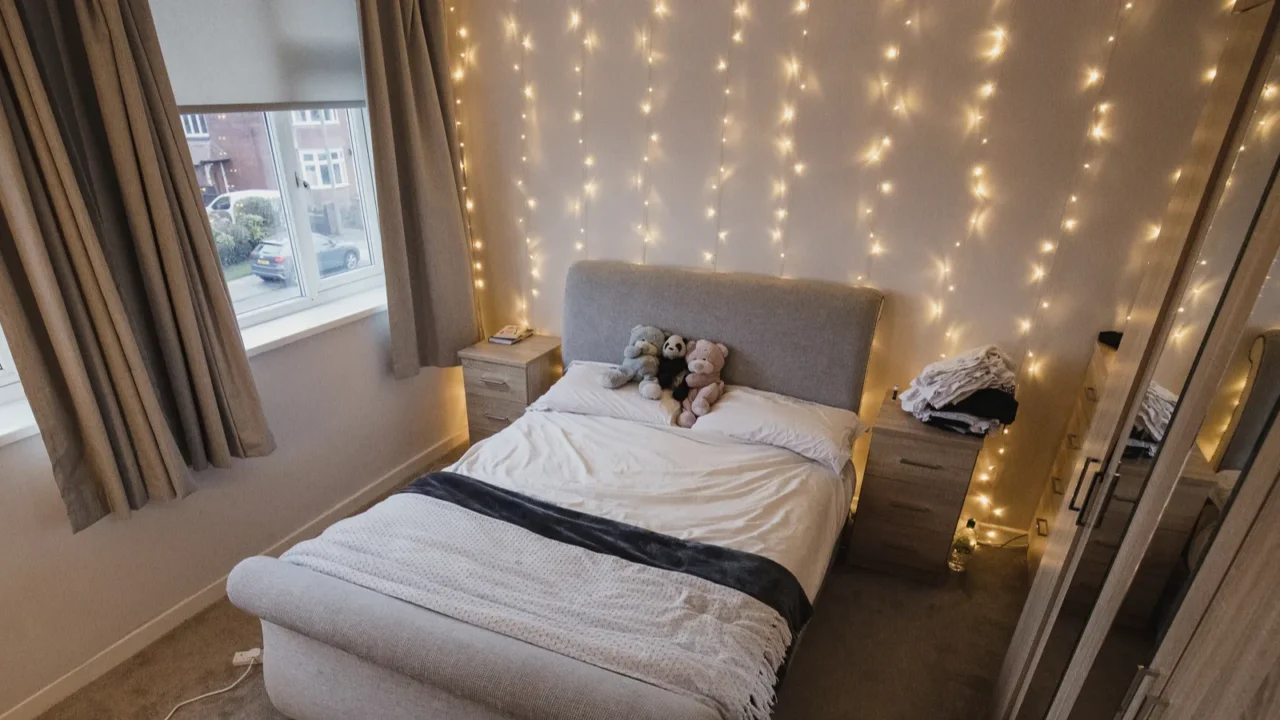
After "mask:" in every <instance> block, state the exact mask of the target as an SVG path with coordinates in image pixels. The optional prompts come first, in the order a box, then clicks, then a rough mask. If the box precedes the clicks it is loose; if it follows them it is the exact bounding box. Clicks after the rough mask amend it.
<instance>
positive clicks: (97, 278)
mask: <svg viewBox="0 0 1280 720" xmlns="http://www.w3.org/2000/svg"><path fill="white" fill-rule="evenodd" d="M0 70H2V71H3V73H2V75H0V80H2V81H3V82H2V83H0V177H2V178H4V180H3V182H0V325H2V326H3V327H4V330H5V333H6V335H7V336H8V338H9V342H10V346H11V349H12V351H13V354H14V361H15V364H16V366H17V370H18V374H19V377H20V378H21V379H22V384H23V389H24V390H25V392H26V394H27V398H28V400H29V401H30V402H31V405H32V408H33V410H34V412H35V415H36V420H37V422H38V423H39V425H40V430H41V437H42V438H43V439H44V442H45V445H46V447H47V448H48V451H49V457H50V459H51V461H52V464H53V470H54V477H55V479H56V480H57V483H58V486H59V488H60V490H61V492H62V496H63V499H64V501H65V502H66V506H67V515H68V517H69V518H70V520H71V526H72V528H73V529H74V530H80V529H83V528H85V527H87V526H89V525H90V524H92V523H93V522H95V521H96V520H98V519H100V518H102V517H104V516H105V515H107V514H108V513H117V514H121V515H125V514H127V513H128V512H129V510H130V509H131V508H135V509H136V508H139V507H141V506H142V505H144V504H145V503H146V502H147V501H148V500H149V499H152V498H174V497H181V496H183V495H185V494H187V493H188V492H190V491H191V489H192V484H191V479H190V477H189V472H188V470H187V466H190V467H192V468H194V469H197V470H199V469H203V468H205V467H208V466H209V465H216V466H226V465H228V464H229V463H230V459H231V457H233V456H237V457H255V456H261V455H266V454H268V453H270V452H271V451H272V450H273V449H274V441H273V439H272V437H271V433H270V431H269V430H268V429H267V425H266V420H265V417H264V415H263V412H262V408H261V403H260V402H259V399H258V394H257V390H256V388H255V386H254V383H253V377H252V376H251V374H250V372H249V366H248V360H247V358H246V357H245V354H244V348H243V346H242V344H241V340H240V333H239V329H238V327H237V325H236V321H235V315H234V313H233V311H232V308H231V302H230V298H229V296H228V294H227V290H226V285H225V284H224V282H223V279H222V274H221V269H220V267H219V264H218V258H217V253H216V250H215V249H214V244H213V240H212V236H211V231H210V229H209V226H208V219H207V217H206V215H205V212H204V208H203V205H202V203H201V202H200V195H199V191H198V188H197V186H196V181H195V177H194V173H193V170H192V163H191V158H190V154H189V152H188V150H187V146H186V143H185V140H184V136H183V133H182V129H181V121H180V119H179V117H178V113H177V108H176V105H175V103H174V100H173V93H172V90H171V89H170V87H169V80H168V77H167V75H166V73H165V69H164V64H163V61H162V59H161V55H160V47H159V42H158V40H157V38H156V36H155V29H154V26H153V23H152V20H151V16H150V11H149V9H148V5H147V0H74V1H73V0H67V1H66V2H62V1H61V0H60V1H59V2H56V3H48V2H45V1H44V0H0Z"/></svg>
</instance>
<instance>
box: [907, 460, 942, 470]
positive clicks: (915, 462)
mask: <svg viewBox="0 0 1280 720" xmlns="http://www.w3.org/2000/svg"><path fill="white" fill-rule="evenodd" d="M898 462H899V463H900V464H902V465H910V466H911V467H918V468H924V469H925V470H941V469H942V466H941V465H934V464H933V463H926V462H920V461H918V460H911V459H909V458H898Z"/></svg>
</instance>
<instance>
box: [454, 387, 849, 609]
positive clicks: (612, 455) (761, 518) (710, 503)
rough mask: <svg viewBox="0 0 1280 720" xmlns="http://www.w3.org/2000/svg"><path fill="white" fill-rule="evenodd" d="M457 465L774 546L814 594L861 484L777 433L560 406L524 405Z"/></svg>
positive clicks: (698, 532)
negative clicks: (785, 444) (729, 433)
mask: <svg viewBox="0 0 1280 720" xmlns="http://www.w3.org/2000/svg"><path fill="white" fill-rule="evenodd" d="M448 469H449V470H451V471H453V472H457V473H460V474H462V475H466V476H468V477H471V478H475V479H476V480H482V481H484V482H487V483H490V484H493V485H497V486H499V487H504V488H507V489H510V490H514V491H516V492H519V493H522V494H524V495H528V496H530V497H534V498H537V499H539V500H544V501H547V502H550V503H553V504H555V505H559V506H561V507H566V508H571V509H574V510H578V511H581V512H586V513H590V514H592V515H597V516H600V517H605V518H609V519H612V520H617V521H619V522H625V523H629V524H632V525H637V526H639V527H643V528H646V529H648V530H652V531H654V532H660V533H663V534H666V535H671V536H674V537H678V538H682V539H686V540H695V541H698V542H705V543H709V544H713V545H719V546H722V547H728V548H733V549H735V550H742V551H745V552H749V553H753V554H755V555H759V556H761V557H766V558H769V559H771V560H773V561H775V562H777V563H779V564H780V565H782V566H783V567H785V568H787V570H789V571H790V572H791V574H792V575H794V576H795V577H796V579H797V580H798V581H799V582H800V585H801V586H802V587H803V588H804V590H805V593H806V594H807V595H808V596H809V599H810V600H813V599H814V597H816V595H817V592H818V588H819V587H820V586H821V584H822V578H823V576H824V575H825V573H826V570H827V566H828V562H829V560H830V557H831V552H832V549H833V547H834V545H835V541H836V538H837V536H838V535H839V533H840V530H841V528H842V527H843V526H844V522H845V519H846V517H847V516H848V513H849V504H850V502H851V500H852V496H853V486H854V476H853V468H852V465H846V467H845V471H844V473H842V474H841V475H840V476H837V475H835V474H834V473H832V472H831V471H830V470H829V469H827V468H825V467H823V466H822V465H820V464H818V463H815V462H813V461H811V460H808V459H806V458H804V457H802V456H800V455H797V454H795V453H793V452H791V451H790V450H785V449H782V448H778V447H773V446H770V445H760V444H751V443H743V442H739V441H737V440H733V439H731V438H728V437H723V436H719V435H713V434H710V433H701V434H699V433H694V432H691V431H689V430H685V429H683V428H679V427H661V426H656V425H646V424H643V423H637V422H633V421H629V420H618V419H613V418H605V417H595V416H589V415H576V414H570V413H559V412H531V413H525V415H524V416H522V417H521V418H520V419H519V420H517V421H516V422H514V423H512V424H511V426H510V427H508V428H507V429H505V430H503V431H502V432H500V433H498V434H497V435H494V436H493V437H490V438H488V439H486V440H484V441H482V442H480V443H478V444H477V445H474V446H473V447H471V449H469V450H468V451H467V452H466V454H465V455H463V456H462V458H461V459H459V460H458V462H456V463H454V464H453V465H452V466H451V467H450V468H448Z"/></svg>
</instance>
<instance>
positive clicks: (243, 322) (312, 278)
mask: <svg viewBox="0 0 1280 720" xmlns="http://www.w3.org/2000/svg"><path fill="white" fill-rule="evenodd" d="M328 110H331V111H332V113H333V118H334V120H333V122H334V123H337V113H339V112H345V113H347V127H348V129H349V132H350V133H351V146H352V148H361V150H362V151H361V152H359V153H356V154H354V155H352V156H350V159H351V164H350V166H349V167H346V166H344V168H343V172H344V173H346V174H347V185H353V184H354V185H355V186H356V187H357V188H358V189H359V192H360V200H361V206H362V208H363V210H364V223H365V234H366V237H367V238H368V243H369V247H368V251H369V264H368V265H367V266H365V267H361V268H357V269H355V270H350V271H347V272H343V273H338V274H336V275H331V276H329V277H327V278H324V277H320V267H319V263H318V262H317V261H316V241H315V238H314V236H313V235H312V233H311V223H310V221H309V218H308V207H307V200H308V197H307V193H309V192H310V189H309V188H307V187H305V186H304V185H305V183H304V180H305V178H306V175H305V173H304V172H303V168H302V161H301V154H300V152H299V150H300V149H301V148H298V147H295V146H294V145H293V143H292V131H293V127H294V122H293V121H294V119H295V117H296V116H295V115H294V113H295V112H296V110H295V111H287V112H285V111H272V110H263V111H262V115H263V118H264V120H265V123H266V126H267V138H268V142H269V143H270V146H271V148H270V149H271V156H272V161H273V164H274V169H275V172H276V177H277V179H278V182H279V185H280V188H279V190H280V196H281V199H282V201H284V202H283V203H282V204H283V206H284V213H285V215H286V223H287V224H288V227H289V229H290V231H291V232H292V235H291V240H292V242H293V252H294V257H295V258H296V259H297V260H296V267H297V268H298V273H297V279H298V286H299V293H300V296H299V297H295V298H289V299H287V300H282V301H280V302H278V303H274V304H272V305H267V306H265V307H261V308H258V309H256V310H250V311H248V312H245V313H237V314H236V319H237V320H238V321H239V323H240V329H241V330H244V329H246V328H250V327H253V326H255V325H260V324H262V323H265V322H270V321H272V320H276V319H278V318H282V317H285V316H288V315H293V314H294V313H299V312H303V311H304V310H308V309H310V308H313V307H316V306H317V305H322V304H324V303H329V302H333V301H335V300H341V299H342V298H345V297H349V296H351V295H355V294H357V293H361V292H364V291H366V290H372V289H374V288H378V287H382V286H384V285H386V275H385V274H384V272H383V266H382V232H381V228H380V227H379V225H378V205H377V202H378V198H377V194H376V193H375V191H374V187H373V144H372V142H371V140H370V138H369V114H368V112H367V111H366V110H365V109H364V108H328ZM281 138H288V139H289V141H290V142H288V143H287V144H286V143H284V142H282V140H281ZM343 155H344V158H345V157H346V153H345V152H344V153H343ZM352 174H354V177H353V176H352ZM322 189H326V188H322Z"/></svg>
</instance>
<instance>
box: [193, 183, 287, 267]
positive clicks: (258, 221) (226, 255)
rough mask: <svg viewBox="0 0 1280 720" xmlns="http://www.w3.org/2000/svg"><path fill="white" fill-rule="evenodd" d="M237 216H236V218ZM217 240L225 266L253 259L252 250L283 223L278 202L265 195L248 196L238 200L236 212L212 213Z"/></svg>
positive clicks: (215, 243) (211, 223)
mask: <svg viewBox="0 0 1280 720" xmlns="http://www.w3.org/2000/svg"><path fill="white" fill-rule="evenodd" d="M233 215H234V217H233ZM209 224H210V226H211V227H212V228H213V243H214V245H215V246H217V248H218V261H219V262H221V263H222V266H223V267H228V266H231V265H236V264H239V263H242V262H245V261H246V260H248V259H249V253H251V252H253V249H254V248H256V247H257V246H258V244H259V243H261V242H262V241H263V240H264V239H266V238H268V237H270V236H272V235H274V234H275V232H276V230H277V228H279V226H280V213H279V212H278V211H277V208H276V203H275V202H274V201H272V200H270V199H269V198H265V197H252V196H251V197H247V198H243V199H241V200H239V201H237V202H236V205H235V213H234V214H233V213H229V212H225V211H221V212H211V213H209Z"/></svg>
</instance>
